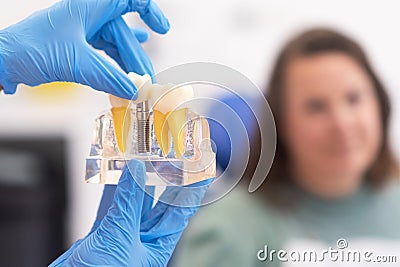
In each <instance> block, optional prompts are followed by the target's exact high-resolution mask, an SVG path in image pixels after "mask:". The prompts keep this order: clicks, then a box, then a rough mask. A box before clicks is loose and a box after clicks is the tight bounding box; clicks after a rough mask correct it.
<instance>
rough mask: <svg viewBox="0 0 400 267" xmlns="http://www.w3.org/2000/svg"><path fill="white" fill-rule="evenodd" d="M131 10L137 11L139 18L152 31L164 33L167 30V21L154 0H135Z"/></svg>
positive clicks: (168, 26)
mask: <svg viewBox="0 0 400 267" xmlns="http://www.w3.org/2000/svg"><path fill="white" fill-rule="evenodd" d="M133 10H134V11H137V12H138V13H139V15H140V18H141V19H142V20H143V21H144V22H145V23H146V24H147V26H149V27H150V29H152V30H153V31H155V32H157V33H161V34H165V33H167V32H168V31H169V28H170V25H169V21H168V19H167V18H166V17H165V15H164V13H163V12H162V11H161V9H160V7H159V6H158V5H157V4H156V3H155V2H154V1H152V0H144V1H137V2H135V4H134V7H133Z"/></svg>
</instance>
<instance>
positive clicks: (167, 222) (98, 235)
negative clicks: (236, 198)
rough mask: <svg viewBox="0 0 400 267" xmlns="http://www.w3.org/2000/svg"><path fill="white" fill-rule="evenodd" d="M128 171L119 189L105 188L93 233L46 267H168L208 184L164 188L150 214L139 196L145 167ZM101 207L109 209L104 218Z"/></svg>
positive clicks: (134, 164) (145, 198)
mask: <svg viewBox="0 0 400 267" xmlns="http://www.w3.org/2000/svg"><path fill="white" fill-rule="evenodd" d="M128 167H129V168H127V167H125V169H124V171H123V174H122V176H121V178H120V181H119V183H118V186H106V187H105V190H104V194H103V198H102V200H101V203H100V208H99V212H98V214H97V219H96V222H95V224H94V226H93V228H92V230H91V232H90V233H89V234H88V235H87V236H86V237H85V238H83V239H81V240H79V241H77V242H76V243H75V244H74V245H72V247H71V248H70V249H69V250H68V251H67V252H65V253H64V254H63V255H61V257H60V258H58V259H57V260H56V261H55V262H53V263H52V264H51V265H50V266H151V267H155V266H166V265H167V263H168V260H169V259H170V257H171V254H172V252H173V250H174V248H175V246H176V244H177V242H178V240H179V238H180V236H181V234H182V231H183V230H184V229H185V228H186V226H187V223H188V220H189V218H190V217H192V216H193V215H194V213H195V212H196V211H197V209H198V206H199V205H200V202H201V200H202V198H203V196H204V194H205V192H206V190H207V188H208V185H209V184H210V182H211V181H212V179H209V180H206V181H203V182H200V183H197V184H195V186H192V187H168V188H167V189H166V190H165V191H164V192H163V194H162V195H161V197H160V200H161V201H158V202H157V203H156V205H155V206H154V208H152V204H153V199H152V197H151V196H150V195H147V194H146V193H145V192H144V191H143V186H144V184H145V175H146V173H145V167H144V164H143V163H142V162H140V161H136V160H132V161H130V162H129V163H128ZM114 190H115V194H114ZM112 195H113V198H111V197H110V196H112ZM166 203H173V205H171V204H166ZM110 206H111V207H110ZM105 207H110V208H109V209H108V211H107V212H105V210H107V209H106V208H105Z"/></svg>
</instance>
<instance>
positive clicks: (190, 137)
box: [85, 105, 216, 186]
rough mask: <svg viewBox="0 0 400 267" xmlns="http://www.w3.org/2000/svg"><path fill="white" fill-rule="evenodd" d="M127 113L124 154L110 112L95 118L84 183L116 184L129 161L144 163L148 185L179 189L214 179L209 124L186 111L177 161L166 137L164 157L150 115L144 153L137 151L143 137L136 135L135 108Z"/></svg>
mask: <svg viewBox="0 0 400 267" xmlns="http://www.w3.org/2000/svg"><path fill="white" fill-rule="evenodd" d="M127 112H128V113H129V116H125V123H128V125H129V129H128V136H126V143H125V152H124V153H122V152H121V151H120V150H119V148H118V142H117V138H116V135H115V130H114V122H113V116H112V112H111V110H109V111H107V112H105V113H103V114H101V115H100V116H98V117H97V118H96V120H95V125H94V129H93V140H92V144H91V149H90V155H89V156H88V157H87V158H86V175H85V180H86V182H88V183H98V184H117V183H118V181H119V178H120V175H121V173H122V169H123V167H124V166H125V164H126V162H127V161H129V160H131V159H137V160H140V161H142V162H144V164H145V167H146V184H147V185H161V186H166V185H168V186H170V185H177V186H180V185H188V184H192V183H195V182H199V181H202V180H205V179H208V178H212V177H215V175H216V160H215V153H214V152H213V149H212V145H211V140H210V129H209V125H208V121H207V120H206V119H205V118H204V117H202V116H199V115H197V114H195V113H193V112H191V111H190V109H188V110H187V111H186V123H185V124H184V126H183V127H182V131H183V139H184V150H183V154H182V157H180V158H176V157H175V153H174V142H173V140H172V137H171V136H169V137H168V138H169V139H168V142H169V143H170V145H169V147H170V149H169V151H168V153H167V155H163V153H162V151H161V148H160V146H159V145H158V142H157V139H156V137H155V133H154V125H153V113H152V112H150V114H149V118H148V126H149V136H148V140H147V141H146V149H147V151H146V152H143V151H140V150H141V149H139V146H140V144H139V143H138V142H143V140H141V139H140V138H143V137H141V136H140V134H139V130H140V127H139V123H140V121H139V120H138V119H137V116H136V109H135V106H134V105H133V106H130V107H129V108H127ZM138 128H139V129H138ZM142 145H143V144H142ZM142 148H143V147H142Z"/></svg>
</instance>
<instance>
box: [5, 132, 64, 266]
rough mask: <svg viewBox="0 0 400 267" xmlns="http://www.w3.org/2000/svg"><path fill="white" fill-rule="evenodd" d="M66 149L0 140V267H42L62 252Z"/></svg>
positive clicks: (53, 143)
mask: <svg viewBox="0 0 400 267" xmlns="http://www.w3.org/2000/svg"><path fill="white" fill-rule="evenodd" d="M65 182H66V143H65V141H64V140H63V139H62V138H51V139H15V138H4V137H3V138H0V236H1V237H2V238H1V239H0V266H9V267H13V266H18V267H20V266H22V267H23V266H47V265H48V264H49V263H50V262H51V261H52V260H54V259H55V258H56V257H57V256H58V255H59V254H61V253H62V252H63V250H64V246H65V225H64V216H65V203H66V190H65V188H66V186H65Z"/></svg>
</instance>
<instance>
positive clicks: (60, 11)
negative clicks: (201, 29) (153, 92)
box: [0, 0, 169, 99]
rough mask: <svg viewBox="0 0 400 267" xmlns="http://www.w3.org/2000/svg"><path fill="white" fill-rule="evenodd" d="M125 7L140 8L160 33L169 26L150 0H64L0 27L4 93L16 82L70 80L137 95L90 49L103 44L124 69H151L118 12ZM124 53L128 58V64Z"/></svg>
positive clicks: (126, 9) (0, 80)
mask: <svg viewBox="0 0 400 267" xmlns="http://www.w3.org/2000/svg"><path fill="white" fill-rule="evenodd" d="M127 12H138V13H139V15H140V17H141V18H142V20H143V21H144V22H145V23H146V24H147V25H148V26H149V27H150V28H151V29H152V30H154V31H156V32H158V33H166V32H167V31H168V30H169V23H168V20H167V19H166V18H165V16H164V14H163V13H162V12H161V10H160V8H159V7H158V6H157V5H156V3H155V2H153V1H151V0H64V1H61V2H58V3H56V4H54V5H53V6H51V7H49V8H47V9H44V10H41V11H38V12H36V13H34V14H33V15H31V16H30V17H28V18H26V19H25V20H23V21H21V22H19V23H17V24H15V25H12V26H10V27H8V28H6V29H4V30H1V31H0V84H1V85H2V86H3V88H4V91H5V93H7V94H12V93H14V92H15V90H16V87H17V85H18V84H19V83H23V84H27V85H30V86H36V85H39V84H43V83H48V82H53V81H68V82H76V83H81V84H84V85H89V86H90V87H92V88H94V89H97V90H100V91H105V92H107V93H111V94H113V95H116V96H119V97H124V98H128V99H130V98H132V97H135V95H136V91H137V88H136V87H135V85H134V84H133V83H132V82H131V81H130V79H129V78H128V77H127V75H126V74H125V73H123V72H122V71H120V70H119V69H118V68H116V67H115V66H113V65H112V64H111V63H110V62H108V61H107V60H106V59H105V58H103V57H102V56H100V55H99V54H98V53H97V52H96V51H95V50H94V49H93V47H95V48H98V49H102V50H104V51H105V52H106V53H107V54H108V55H110V56H111V57H112V58H114V60H116V61H117V63H119V65H120V66H121V67H122V69H123V70H124V71H126V72H128V71H134V72H137V73H140V74H143V73H149V74H152V73H153V68H152V65H151V62H150V60H149V58H148V57H147V55H146V54H145V52H144V51H143V49H142V47H141V46H140V43H139V41H138V40H137V39H136V38H135V35H134V34H133V33H132V31H131V29H130V28H129V27H128V26H127V24H126V23H125V21H124V20H123V19H122V17H121V15H123V14H125V13H127ZM121 35H124V36H123V38H122V37H121ZM118 39H122V40H124V42H122V43H118ZM122 58H129V60H130V62H131V63H130V64H129V65H126V64H125V63H123V62H122V60H121V59H122Z"/></svg>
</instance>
